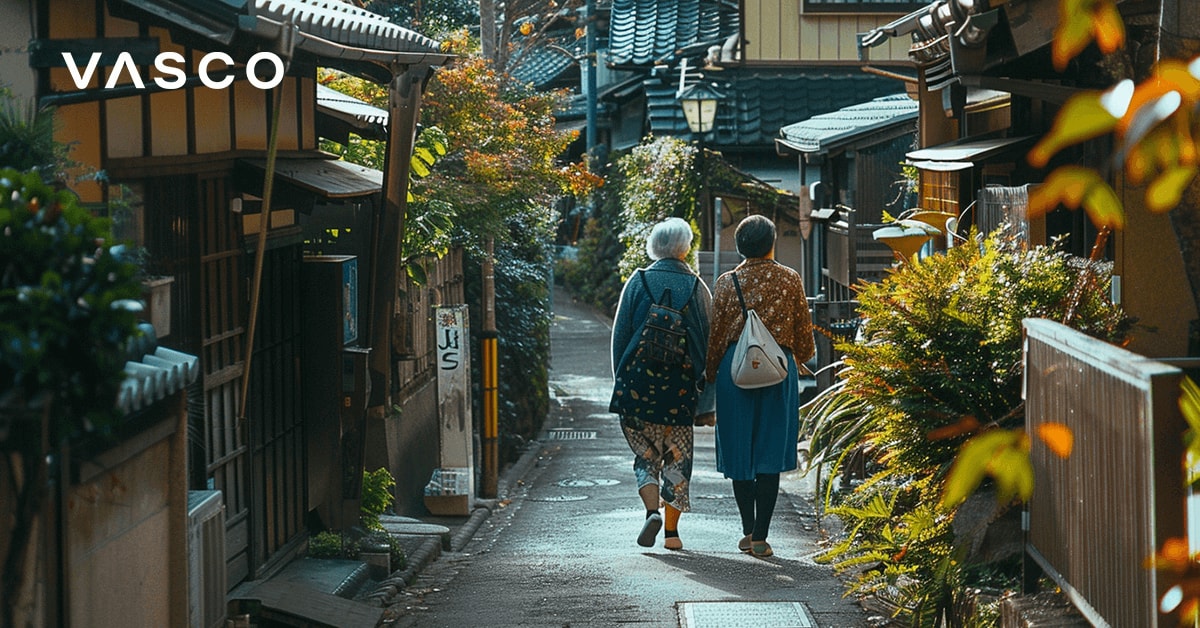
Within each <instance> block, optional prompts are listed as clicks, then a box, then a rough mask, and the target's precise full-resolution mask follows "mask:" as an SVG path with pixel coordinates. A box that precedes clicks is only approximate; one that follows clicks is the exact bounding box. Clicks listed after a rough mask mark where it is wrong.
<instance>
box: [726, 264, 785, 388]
mask: <svg viewBox="0 0 1200 628" xmlns="http://www.w3.org/2000/svg"><path fill="white" fill-rule="evenodd" d="M733 286H734V288H736V289H737V294H738V301H741V303H742V313H743V314H744V315H745V318H746V324H745V325H744V326H743V327H742V335H741V336H740V337H739V338H738V341H737V344H736V345H734V347H733V363H732V364H731V365H730V367H729V373H730V375H732V376H733V383H734V384H735V385H737V386H738V387H739V388H764V387H766V386H774V385H775V384H778V383H779V382H782V381H783V380H784V379H785V378H787V375H788V366H787V365H788V363H787V355H786V354H784V352H783V349H782V348H780V346H779V343H777V342H775V337H774V336H772V335H771V332H770V330H768V329H767V326H766V325H764V324H763V322H762V319H760V318H759V317H758V312H755V311H754V310H748V309H746V302H745V300H743V299H742V288H741V286H740V285H738V280H737V275H734V276H733Z"/></svg>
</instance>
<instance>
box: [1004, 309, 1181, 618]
mask: <svg viewBox="0 0 1200 628" xmlns="http://www.w3.org/2000/svg"><path fill="white" fill-rule="evenodd" d="M1024 327H1025V334H1026V335H1025V338H1026V340H1025V390H1024V396H1025V425H1026V428H1027V429H1028V431H1029V433H1030V434H1036V433H1037V431H1038V428H1039V427H1040V426H1042V425H1043V424H1045V423H1048V422H1056V423H1062V424H1064V425H1066V426H1067V427H1069V428H1070V429H1071V431H1072V432H1073V434H1074V449H1073V451H1072V452H1071V454H1070V455H1069V456H1068V457H1067V458H1065V459H1062V458H1059V457H1057V456H1055V455H1054V454H1053V453H1051V452H1050V451H1048V449H1047V448H1046V447H1045V446H1042V445H1041V444H1040V443H1039V442H1038V441H1037V439H1036V438H1035V439H1034V445H1033V447H1032V451H1031V453H1030V455H1031V458H1032V462H1033V469H1034V478H1035V486H1034V492H1033V497H1032V499H1031V500H1030V501H1029V504H1028V520H1027V526H1028V536H1027V546H1026V552H1027V554H1028V555H1029V556H1030V557H1031V558H1032V559H1033V560H1034V561H1035V562H1036V563H1037V564H1038V566H1039V567H1040V568H1041V569H1042V570H1043V571H1044V572H1045V573H1046V575H1048V576H1050V577H1051V578H1053V579H1054V580H1055V582H1056V583H1057V584H1058V585H1059V586H1060V587H1061V588H1062V589H1063V591H1064V593H1065V594H1066V595H1067V597H1068V598H1069V599H1070V600H1071V602H1072V603H1073V604H1074V605H1075V606H1076V608H1078V609H1079V611H1080V612H1081V613H1082V614H1083V615H1084V616H1085V617H1086V618H1087V619H1088V621H1090V622H1092V624H1094V625H1096V626H1129V627H1137V628H1151V627H1155V626H1160V625H1161V626H1166V625H1170V624H1172V623H1174V621H1175V620H1174V618H1169V617H1167V616H1163V615H1160V614H1159V613H1158V608H1157V600H1159V598H1160V597H1161V595H1162V594H1163V593H1164V592H1165V590H1166V589H1167V588H1168V587H1169V586H1170V583H1168V582H1167V578H1165V577H1164V576H1163V574H1160V573H1158V572H1155V571H1154V570H1153V569H1148V568H1147V567H1146V566H1145V563H1146V560H1147V559H1148V558H1150V557H1151V556H1152V555H1153V554H1154V553H1155V550H1156V549H1157V548H1158V547H1160V546H1161V545H1162V542H1163V541H1164V540H1166V539H1167V538H1170V537H1182V536H1184V528H1185V517H1184V512H1183V505H1184V492H1183V484H1184V482H1183V475H1182V461H1183V459H1182V454H1183V438H1182V437H1183V432H1184V429H1185V427H1186V426H1185V424H1184V422H1183V419H1182V417H1181V415H1180V411H1179V405H1178V401H1179V394H1180V388H1179V384H1180V379H1181V377H1182V372H1181V371H1180V370H1179V369H1178V368H1175V367H1173V366H1170V365H1167V364H1164V363H1162V362H1157V361H1154V360H1151V359H1148V358H1145V357H1143V356H1140V355H1137V354H1135V353H1132V352H1129V351H1126V350H1124V349H1121V348H1118V347H1115V346H1113V345H1110V344H1108V343H1105V342H1102V341H1100V340H1096V339H1094V338H1091V337H1088V336H1086V335H1084V334H1082V333H1079V332H1077V331H1074V330H1072V329H1070V328H1068V327H1066V326H1064V325H1060V324H1058V323H1055V322H1052V321H1048V320H1040V319H1029V320H1026V321H1025V323H1024Z"/></svg>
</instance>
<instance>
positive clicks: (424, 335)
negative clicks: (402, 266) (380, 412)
mask: <svg viewBox="0 0 1200 628" xmlns="http://www.w3.org/2000/svg"><path fill="white" fill-rule="evenodd" d="M420 262H421V263H422V264H423V265H425V270H426V272H427V273H428V279H429V281H428V282H427V283H426V285H424V286H418V285H416V284H415V283H413V282H412V280H411V279H408V276H407V275H405V276H404V277H405V278H404V282H405V285H404V286H402V292H403V293H404V294H406V295H408V296H407V299H405V300H402V301H401V304H400V307H401V308H403V311H401V312H396V314H397V315H401V316H407V320H409V321H411V325H412V339H411V343H412V345H411V346H412V349H413V352H412V353H413V358H412V359H409V360H403V361H401V362H399V363H398V365H397V377H396V386H397V388H398V389H399V390H400V391H401V393H402V394H401V396H403V392H404V391H405V390H406V389H411V388H413V387H418V386H420V385H422V384H423V383H425V382H426V381H429V380H430V379H431V378H432V377H433V375H434V370H435V369H434V358H435V355H434V354H435V352H436V350H437V347H436V345H435V342H434V337H435V331H434V327H435V322H434V320H433V308H434V307H436V306H439V305H457V304H460V303H465V300H464V299H465V297H464V295H463V268H462V264H463V255H462V249H452V250H451V251H450V253H448V254H447V255H446V257H443V258H442V259H440V260H439V259H436V258H425V259H423V260H420ZM409 312H411V315H409V314H408V313H409Z"/></svg>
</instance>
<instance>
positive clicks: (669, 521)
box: [663, 504, 683, 531]
mask: <svg viewBox="0 0 1200 628" xmlns="http://www.w3.org/2000/svg"><path fill="white" fill-rule="evenodd" d="M664 505H665V506H666V509H665V510H666V517H664V518H663V527H664V528H666V529H667V530H672V531H673V530H677V529H679V515H681V514H683V513H681V512H680V511H679V510H678V509H676V508H675V507H674V506H672V505H670V504H664Z"/></svg>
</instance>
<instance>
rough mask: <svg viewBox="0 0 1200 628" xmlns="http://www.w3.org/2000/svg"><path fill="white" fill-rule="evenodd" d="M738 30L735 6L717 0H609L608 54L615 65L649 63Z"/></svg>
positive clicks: (719, 40) (722, 38) (717, 40)
mask: <svg viewBox="0 0 1200 628" xmlns="http://www.w3.org/2000/svg"><path fill="white" fill-rule="evenodd" d="M738 30H739V17H738V11H737V6H736V4H734V3H729V2H722V1H720V0H613V3H612V11H611V13H610V17H609V35H608V37H609V55H610V60H611V62H612V63H614V64H617V65H650V64H653V63H654V62H655V61H658V60H660V59H671V58H673V57H674V56H675V54H676V51H678V50H679V49H681V48H685V47H688V46H691V45H694V44H698V43H720V42H721V41H724V39H725V38H727V37H729V36H730V35H734V34H736V33H737V32H738Z"/></svg>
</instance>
